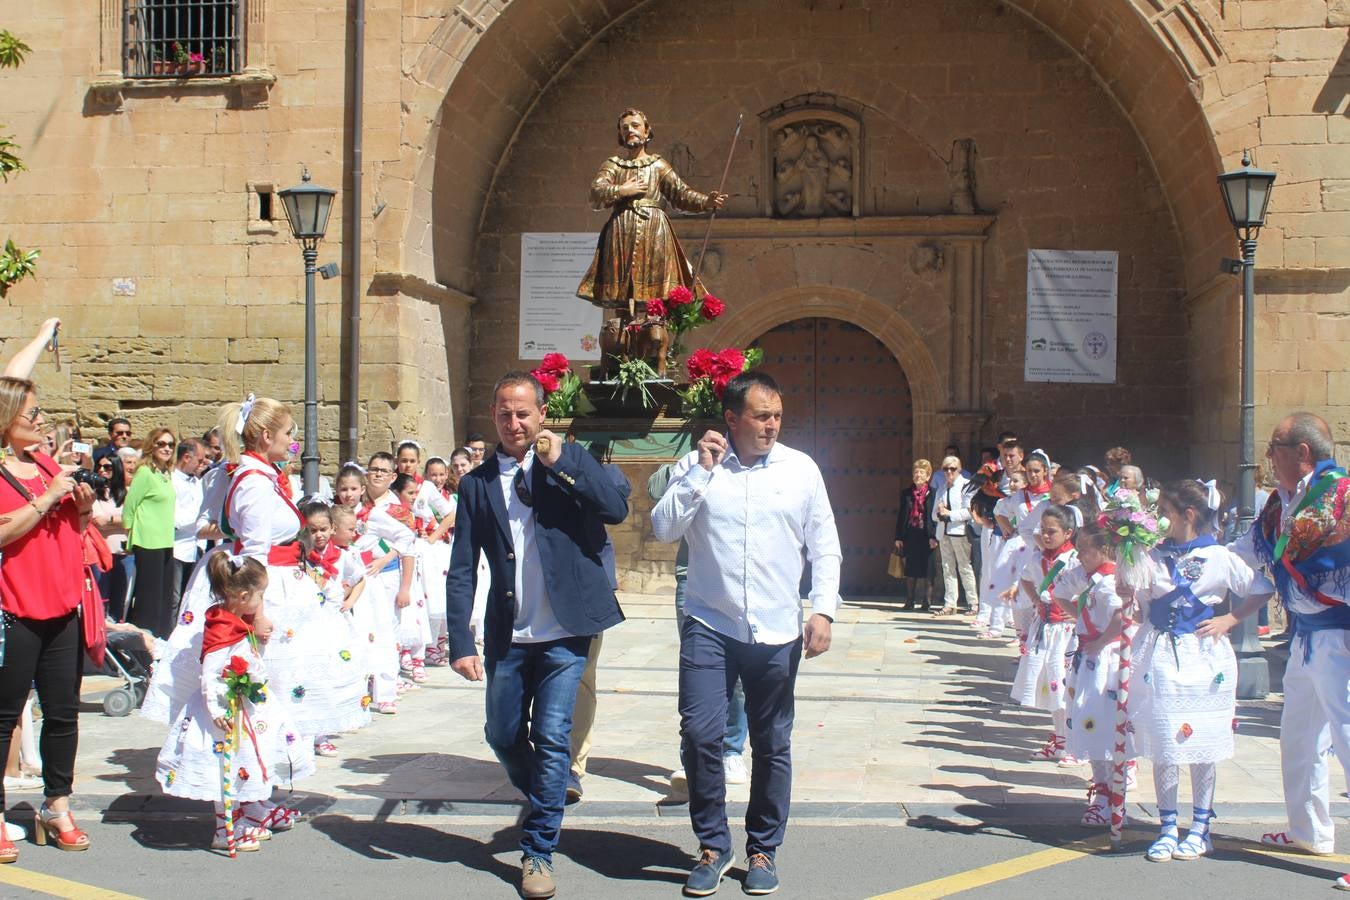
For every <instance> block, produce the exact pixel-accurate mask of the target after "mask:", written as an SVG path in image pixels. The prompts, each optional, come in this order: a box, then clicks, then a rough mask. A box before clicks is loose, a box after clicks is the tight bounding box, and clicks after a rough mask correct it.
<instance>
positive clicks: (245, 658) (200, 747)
mask: <svg viewBox="0 0 1350 900" xmlns="http://www.w3.org/2000/svg"><path fill="white" fill-rule="evenodd" d="M207 572H208V578H209V584H210V590H211V593H212V595H213V596H214V597H216V598H217V599H218V601H219V602H218V603H217V604H216V605H215V606H211V607H209V608H208V609H207V610H206V612H205V615H204V616H203V618H204V620H205V626H204V628H203V629H202V630H201V631H200V633H199V635H198V637H199V640H197V641H194V643H193V644H192V645H191V646H190V647H186V648H183V649H182V650H181V651H180V652H181V653H183V654H185V655H187V656H188V657H189V658H190V659H191V662H192V663H193V665H192V666H191V668H192V669H194V670H195V671H196V674H197V680H196V684H195V685H193V684H191V683H190V682H189V680H188V679H186V678H184V679H183V680H182V681H181V682H180V687H181V688H183V689H185V691H184V693H186V694H187V695H188V696H186V697H184V698H183V700H184V702H183V705H182V707H181V712H180V713H179V714H178V716H177V718H176V719H175V720H174V722H173V725H172V727H171V728H170V729H169V734H168V737H167V738H165V740H164V745H163V746H162V747H161V748H160V751H159V759H158V762H157V764H156V767H155V778H156V780H157V781H158V782H159V783H160V784H161V785H162V786H163V788H164V793H166V794H168V795H170V796H172V797H184V798H187V799H191V800H210V801H212V802H214V803H215V806H216V832H215V838H214V839H213V840H212V842H211V847H212V849H215V850H223V849H225V848H226V847H227V845H228V842H229V832H228V829H229V828H230V827H231V826H232V827H233V829H234V848H235V849H236V850H242V851H252V850H257V849H258V847H259V841H265V840H268V839H269V838H270V837H271V836H272V832H273V831H286V830H289V829H290V828H291V827H292V825H293V818H292V817H290V816H287V815H283V814H279V810H280V809H281V808H280V807H276V806H274V805H273V804H272V803H271V802H270V801H269V799H268V798H269V797H270V796H271V794H272V790H273V788H274V787H275V786H280V785H282V784H287V785H289V784H290V783H291V782H293V781H296V780H299V779H301V778H304V777H305V776H307V775H311V774H313V772H314V757H313V755H312V753H311V749H310V743H309V741H308V740H307V739H306V738H305V737H304V736H303V735H301V733H300V732H299V730H298V729H297V728H296V726H295V725H294V724H293V723H292V722H291V721H290V718H289V712H290V709H289V706H288V704H287V703H286V697H285V694H284V693H283V692H279V691H276V690H275V689H274V688H272V686H271V684H270V681H269V678H268V672H267V667H266V664H265V663H264V661H263V658H262V654H261V653H260V652H259V649H258V644H259V639H258V638H257V636H256V635H255V633H254V626H253V624H252V620H253V619H254V618H255V617H256V616H257V615H258V614H259V613H260V612H261V611H262V608H263V595H264V593H265V592H266V590H267V585H268V578H267V569H266V568H264V566H263V565H262V563H260V562H258V561H257V560H256V559H252V558H250V557H235V556H231V555H230V554H228V553H217V554H214V555H212V557H211V559H210V561H209V562H208V563H207ZM240 676H247V678H248V680H249V681H250V682H251V683H252V684H253V685H255V686H256V687H254V688H251V689H249V688H244V689H239V688H233V689H232V688H231V686H230V681H235V682H237V681H238V680H239V678H240ZM194 687H195V690H194V689H192V688H194ZM231 694H234V697H235V699H234V703H233V710H234V711H233V712H232V711H231V707H232V703H231ZM234 716H238V717H240V721H238V722H236V721H235V720H234ZM230 731H233V732H234V733H235V734H237V735H239V737H240V740H239V741H238V744H237V745H236V746H234V747H233V754H232V758H231V759H230V760H229V761H228V763H229V770H230V777H231V798H232V799H233V800H237V801H239V803H240V806H239V807H238V813H239V815H237V816H235V815H233V813H234V811H233V810H232V815H231V818H233V819H234V822H227V821H226V813H225V806H224V802H223V800H224V795H223V791H224V787H223V783H222V774H223V766H222V755H223V754H224V753H225V752H226V751H227V743H226V736H227V733H228V732H230Z"/></svg>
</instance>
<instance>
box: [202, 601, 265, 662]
mask: <svg viewBox="0 0 1350 900" xmlns="http://www.w3.org/2000/svg"><path fill="white" fill-rule="evenodd" d="M252 634H253V626H252V625H250V624H249V623H248V622H245V621H244V620H243V619H241V618H239V617H238V616H236V615H235V614H234V613H232V612H230V611H229V610H228V609H226V608H225V607H224V606H222V605H220V604H216V605H215V606H213V607H211V608H210V609H208V610H207V611H206V630H205V631H203V632H202V659H206V654H208V653H210V652H212V651H213V650H219V649H220V648H221V647H233V646H234V645H235V644H237V643H239V642H240V641H242V640H244V639H246V638H248V637H250V636H251V635H252Z"/></svg>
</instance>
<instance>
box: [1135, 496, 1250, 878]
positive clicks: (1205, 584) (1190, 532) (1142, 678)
mask: <svg viewBox="0 0 1350 900" xmlns="http://www.w3.org/2000/svg"><path fill="white" fill-rule="evenodd" d="M1211 493H1213V494H1214V495H1215V496H1213V497H1211V496H1210V494H1211ZM1217 506H1218V497H1217V492H1210V491H1207V490H1206V488H1205V487H1204V486H1202V485H1201V484H1200V483H1199V482H1196V481H1189V480H1187V481H1175V482H1172V483H1170V484H1168V485H1166V486H1165V487H1164V488H1163V490H1162V493H1161V496H1160V498H1159V511H1160V512H1161V513H1162V515H1163V516H1164V517H1166V519H1167V522H1168V530H1167V540H1165V541H1164V542H1163V543H1161V544H1159V545H1158V546H1157V547H1156V548H1155V549H1154V550H1153V551H1152V553H1151V557H1152V559H1153V562H1154V566H1153V583H1152V585H1150V586H1149V587H1146V588H1143V589H1140V590H1138V591H1136V592H1135V598H1136V599H1137V600H1138V601H1139V605H1140V611H1141V616H1142V617H1143V624H1142V626H1141V628H1140V634H1139V639H1138V640H1137V641H1136V642H1135V649H1134V665H1133V672H1132V678H1131V683H1130V719H1131V722H1132V724H1133V726H1134V740H1135V747H1136V748H1137V750H1138V752H1139V755H1140V756H1141V757H1144V758H1147V759H1150V760H1152V761H1153V782H1154V786H1155V787H1156V788H1157V792H1158V816H1159V818H1160V819H1161V824H1162V830H1161V833H1160V834H1159V836H1158V839H1157V840H1156V841H1154V842H1153V845H1152V846H1150V847H1149V849H1148V852H1147V853H1146V854H1145V855H1146V856H1147V858H1148V859H1149V860H1151V861H1153V862H1163V861H1166V860H1169V859H1181V860H1193V859H1199V858H1200V857H1201V856H1204V855H1205V854H1206V853H1209V852H1210V850H1211V849H1212V848H1213V844H1212V842H1211V840H1210V835H1209V826H1210V820H1211V819H1212V818H1213V816H1214V809H1213V804H1214V784H1215V778H1216V775H1217V769H1218V766H1217V763H1218V762H1219V761H1220V760H1224V759H1229V758H1230V757H1232V755H1233V715H1234V711H1235V707H1236V693H1235V691H1236V687H1235V685H1236V682H1237V659H1236V657H1235V656H1234V654H1233V648H1232V646H1231V645H1230V644H1229V643H1228V638H1227V636H1226V634H1225V632H1226V631H1227V627H1228V626H1227V625H1225V621H1226V619H1224V620H1219V621H1216V620H1215V619H1214V607H1215V606H1216V605H1218V604H1219V603H1222V602H1223V600H1224V598H1225V596H1226V595H1227V594H1228V593H1230V592H1231V593H1232V594H1233V595H1234V596H1236V597H1240V598H1243V597H1245V598H1251V599H1252V600H1253V601H1254V602H1255V601H1256V598H1258V597H1260V598H1262V600H1264V599H1267V598H1269V596H1270V595H1271V594H1272V593H1274V588H1273V586H1272V585H1271V584H1270V582H1269V581H1267V580H1266V579H1265V577H1264V576H1262V575H1259V574H1257V573H1256V572H1254V571H1252V569H1251V568H1250V567H1249V566H1248V565H1247V564H1246V563H1245V562H1243V561H1242V560H1241V559H1239V558H1238V557H1237V555H1236V554H1234V553H1232V552H1231V551H1229V549H1228V548H1227V547H1224V546H1222V545H1220V544H1218V543H1217V542H1216V541H1215V540H1214V538H1213V536H1212V531H1211V528H1212V525H1213V520H1214V510H1215V508H1216V507H1217ZM1183 764H1184V765H1189V766H1190V770H1191V800H1192V805H1193V809H1192V814H1191V826H1190V831H1189V832H1188V833H1187V835H1186V839H1185V840H1183V841H1180V842H1178V840H1177V837H1178V831H1177V788H1178V785H1179V783H1180V780H1181V766H1182V765H1183Z"/></svg>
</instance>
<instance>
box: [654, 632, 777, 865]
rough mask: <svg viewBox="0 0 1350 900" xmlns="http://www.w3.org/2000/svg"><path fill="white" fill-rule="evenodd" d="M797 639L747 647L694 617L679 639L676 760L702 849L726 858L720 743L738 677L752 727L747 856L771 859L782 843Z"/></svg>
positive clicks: (728, 833) (728, 832)
mask: <svg viewBox="0 0 1350 900" xmlns="http://www.w3.org/2000/svg"><path fill="white" fill-rule="evenodd" d="M801 658H802V642H801V639H800V638H798V639H797V640H795V641H793V642H791V643H789V644H746V643H742V642H741V641H737V640H734V639H732V638H729V637H727V636H726V635H723V634H719V633H717V632H716V631H713V630H712V629H711V628H708V627H707V626H706V625H704V624H703V623H701V622H699V621H698V620H696V619H693V618H686V619H685V621H684V627H683V629H682V630H681V632H680V738H681V745H680V756H681V759H682V760H683V762H684V773H685V777H686V778H687V779H688V780H689V819H690V821H691V822H692V823H693V826H694V834H695V835H697V837H698V842H699V847H700V848H709V849H712V850H716V851H717V852H718V853H720V854H726V853H729V852H731V830H730V829H729V828H728V827H727V787H726V770H725V769H724V767H723V761H722V742H723V737H724V735H725V733H726V724H727V705H728V703H729V702H730V698H731V695H732V692H733V690H734V688H735V686H736V679H737V678H739V679H740V682H741V686H742V687H743V688H744V690H745V713H746V718H747V719H748V720H749V724H750V750H751V753H750V758H751V769H750V806H749V808H748V809H747V810H746V812H745V835H746V841H745V851H746V853H747V855H749V854H755V853H764V854H767V855H768V856H770V857H772V856H773V855H774V852H775V851H776V850H777V849H778V846H779V845H780V844H781V843H783V832H784V831H785V830H786V829H787V818H788V805H789V802H790V800H791V796H792V720H793V715H794V712H795V707H794V696H793V691H794V689H795V687H796V683H797V665H798V664H799V663H800V662H801Z"/></svg>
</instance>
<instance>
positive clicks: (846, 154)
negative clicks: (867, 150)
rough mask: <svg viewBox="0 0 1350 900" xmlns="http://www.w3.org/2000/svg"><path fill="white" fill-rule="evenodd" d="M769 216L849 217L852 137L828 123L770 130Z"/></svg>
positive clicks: (804, 123)
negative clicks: (771, 214)
mask: <svg viewBox="0 0 1350 900" xmlns="http://www.w3.org/2000/svg"><path fill="white" fill-rule="evenodd" d="M771 139H772V146H773V179H774V182H773V191H774V194H773V197H774V205H773V210H774V215H775V216H776V217H778V218H785V219H788V218H792V219H817V218H823V217H827V216H852V215H854V198H855V197H856V196H857V191H858V188H857V143H856V134H855V132H854V131H853V130H852V129H849V128H847V127H846V126H844V125H843V124H840V123H839V122H836V121H831V120H829V119H799V120H797V121H794V122H791V123H788V124H785V125H781V126H779V127H777V128H775V129H774V130H773V132H772V135H771Z"/></svg>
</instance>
